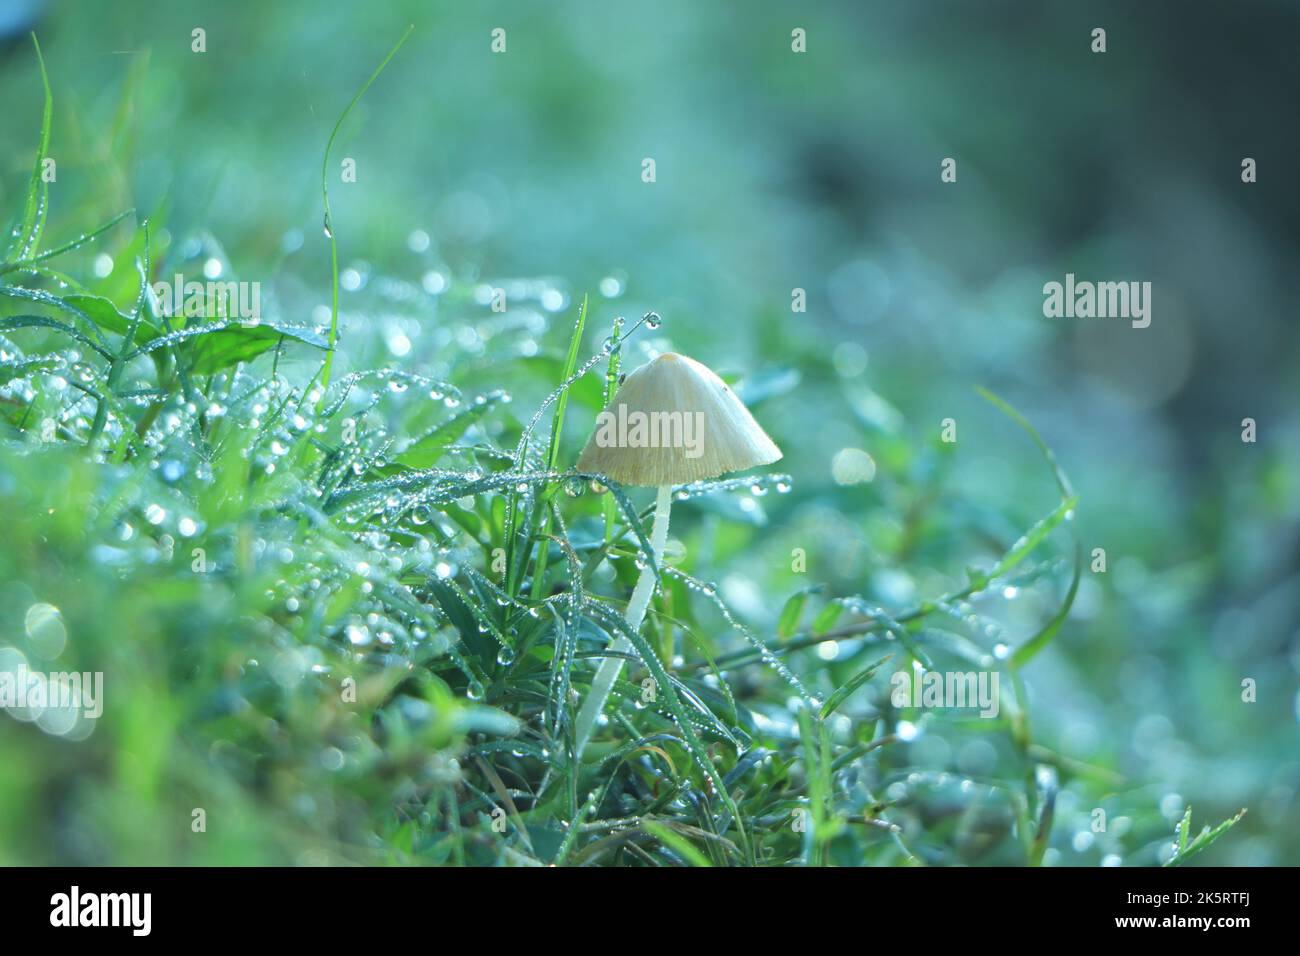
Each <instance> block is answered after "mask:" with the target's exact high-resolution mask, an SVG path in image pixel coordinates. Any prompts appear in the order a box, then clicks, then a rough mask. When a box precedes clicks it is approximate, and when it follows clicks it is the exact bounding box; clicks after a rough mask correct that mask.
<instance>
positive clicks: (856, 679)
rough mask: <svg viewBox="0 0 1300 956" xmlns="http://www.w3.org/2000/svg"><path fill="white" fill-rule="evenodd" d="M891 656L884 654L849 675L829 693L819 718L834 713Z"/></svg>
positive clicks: (873, 675)
mask: <svg viewBox="0 0 1300 956" xmlns="http://www.w3.org/2000/svg"><path fill="white" fill-rule="evenodd" d="M893 656H894V655H893V654H886V655H885V656H884V657H882V658H881V659H880V660H878V661H876V662H875V663H874V664H872V665H871V666H869V667H867V668H864V669H863V670H861V671H858V673H856V674H854V675H853V676H852V677H850V678H849V679H848V681H847V683H845V684H844V685H843V686H842V687H840V688H838V689H837V690H836V691H835V693H833V694H831V696H830V697H828V698H827V699H826V703H825V704H823V705H822V709H821V715H820V716H821V719H822V720H825V719H826V718H827V717H829V716H830V715H831V714H833V713H835V711H836V710H837V709H838V708H839V706H840V705H841V704H843V703H844V702H845V701H846V700H848V699H849V697H850V695H852V693H853V692H854V691H855V690H857V689H858V688H859V687H861V686H862V685H863V684H865V683H866V682H867V681H869V680H871V678H873V677H875V676H876V672H877V671H879V670H880V668H881V667H883V666H884V665H885V664H886V663H887V662H888V661H889V660H890V659H891V658H893Z"/></svg>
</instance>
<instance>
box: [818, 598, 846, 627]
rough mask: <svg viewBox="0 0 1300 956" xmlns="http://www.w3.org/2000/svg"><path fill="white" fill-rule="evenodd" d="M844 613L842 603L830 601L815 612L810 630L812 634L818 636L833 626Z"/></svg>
mask: <svg viewBox="0 0 1300 956" xmlns="http://www.w3.org/2000/svg"><path fill="white" fill-rule="evenodd" d="M843 613H844V605H843V604H841V603H840V602H839V601H831V602H830V603H829V604H827V605H826V606H825V607H824V608H822V609H821V610H820V611H818V612H817V616H816V617H815V618H813V622H812V632H813V635H814V636H820V635H822V634H825V633H826V632H827V631H829V630H830V629H831V628H832V627H834V626H835V622H836V621H838V620H839V619H840V615H841V614H843Z"/></svg>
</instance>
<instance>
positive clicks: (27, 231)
mask: <svg viewBox="0 0 1300 956" xmlns="http://www.w3.org/2000/svg"><path fill="white" fill-rule="evenodd" d="M32 44H33V46H35V47H36V62H37V64H38V65H39V66H40V69H41V85H42V86H43V87H44V90H45V106H44V108H43V109H42V111H41V139H40V144H39V145H38V146H37V148H36V162H35V163H33V164H32V178H31V182H30V183H29V184H28V186H27V199H26V201H25V202H24V204H23V218H22V221H21V222H20V223H19V224H18V226H16V227H15V229H14V234H13V241H12V242H11V243H10V245H9V253H8V255H7V256H6V260H7V261H8V262H19V261H22V260H24V259H30V258H31V257H32V256H33V255H34V254H35V252H36V249H37V248H38V247H39V245H40V241H41V232H42V231H43V230H44V229H45V211H46V209H47V208H48V206H49V201H50V185H49V183H47V182H46V181H45V176H44V175H43V174H44V172H45V170H44V165H45V156H46V154H47V153H48V152H49V149H50V121H51V119H52V117H53V115H54V95H53V94H52V93H51V92H50V78H49V75H48V74H46V72H45V57H43V56H42V55H41V44H40V41H38V40H37V39H36V34H35V33H33V34H32Z"/></svg>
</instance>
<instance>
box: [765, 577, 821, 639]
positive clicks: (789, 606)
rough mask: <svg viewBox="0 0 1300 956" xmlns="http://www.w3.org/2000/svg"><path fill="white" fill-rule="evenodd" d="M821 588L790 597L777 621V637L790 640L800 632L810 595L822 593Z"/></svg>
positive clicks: (813, 588)
mask: <svg viewBox="0 0 1300 956" xmlns="http://www.w3.org/2000/svg"><path fill="white" fill-rule="evenodd" d="M820 590H821V587H820V586H814V587H810V588H803V589H802V590H800V591H796V592H795V593H794V594H792V595H790V597H789V599H788V600H787V601H786V602H785V607H783V608H781V614H780V616H779V617H778V618H777V619H776V636H777V637H778V638H780V639H781V640H783V641H785V640H789V639H790V638H791V637H793V636H794V633H795V631H797V630H799V621H800V619H801V618H802V617H803V609H804V606H805V605H807V603H808V595H810V594H813V593H815V592H817V591H820Z"/></svg>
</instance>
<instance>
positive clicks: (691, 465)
mask: <svg viewBox="0 0 1300 956" xmlns="http://www.w3.org/2000/svg"><path fill="white" fill-rule="evenodd" d="M780 457H781V449H779V448H777V447H776V444H775V443H774V442H773V441H772V439H770V438H769V437H767V433H766V432H764V431H763V429H762V428H761V427H759V424H758V422H756V421H754V416H753V415H751V414H750V413H749V410H748V409H747V408H745V406H744V405H743V404H742V403H741V401H740V399H739V398H737V397H736V394H735V392H733V391H732V390H731V389H730V388H729V387H728V386H727V384H726V383H725V382H723V381H722V379H720V378H718V376H717V375H715V374H714V373H713V371H712V370H710V369H709V368H708V367H707V366H704V365H701V364H700V363H699V362H697V361H695V360H694V359H691V358H687V357H686V356H684V355H678V354H677V353H675V352H667V353H665V354H663V355H660V356H659V357H658V358H656V359H654V360H653V361H651V362H648V363H647V364H645V365H643V366H641V367H640V368H639V369H637V370H636V371H635V372H633V373H631V374H630V375H628V376H627V378H626V379H625V380H624V382H623V384H622V385H621V386H620V387H619V390H618V394H617V395H615V397H614V400H613V401H612V402H611V403H610V405H609V407H608V408H606V409H605V410H604V411H603V412H601V413H600V415H599V416H598V418H597V421H596V431H595V432H594V433H593V434H592V436H591V439H590V440H589V441H588V442H587V447H586V448H584V449H583V450H582V454H581V455H580V456H579V457H578V470H579V471H583V472H591V473H595V474H599V475H604V476H606V477H608V478H611V479H613V480H614V481H617V482H619V483H620V484H624V485H651V486H654V487H656V488H658V494H657V497H656V499H655V517H654V524H653V526H652V527H651V531H650V549H651V551H652V552H653V554H654V557H655V560H656V561H658V560H660V557H661V556H662V554H663V551H664V545H665V544H667V541H668V518H669V511H670V509H671V507H672V486H673V485H676V484H688V483H690V482H695V481H706V480H708V479H710V478H716V477H718V476H719V475H723V474H726V473H727V472H732V471H743V470H745V469H747V468H753V467H756V466H758V465H770V464H771V463H772V462H774V461H777V460H778V459H780ZM654 585H655V575H654V572H653V570H651V568H650V566H649V565H648V564H647V566H646V567H645V568H643V569H642V571H641V575H640V577H638V578H637V582H636V587H635V589H633V591H632V598H631V600H629V601H628V605H627V612H626V614H625V619H626V620H627V625H628V628H629V629H630V630H632V631H634V632H635V631H636V630H637V629H638V628H639V627H640V626H641V621H642V619H643V618H644V617H645V612H646V608H648V607H649V605H650V598H651V596H652V595H653V593H654ZM628 646H629V642H628V641H627V640H625V639H624V638H622V637H620V638H618V639H617V640H616V641H615V642H614V644H613V645H612V646H611V648H610V649H611V650H613V651H616V652H620V653H623V652H626V651H627V649H628ZM622 667H623V659H622V658H621V657H607V658H605V660H604V661H603V662H602V663H601V665H600V668H599V669H598V670H597V671H596V676H595V678H594V679H593V680H592V682H591V691H590V692H589V693H588V695H587V699H586V700H585V701H583V704H582V708H581V709H580V710H579V711H578V718H577V721H576V722H575V724H574V732H575V751H574V753H575V757H581V755H582V750H583V747H585V746H586V743H587V740H588V739H589V738H590V736H591V733H592V730H593V729H594V728H595V725H596V721H597V720H598V719H599V718H600V714H601V711H602V710H603V709H604V707H605V701H606V700H607V699H608V697H609V692H610V689H611V688H612V687H613V686H614V681H615V680H616V679H617V678H618V674H619V671H620V670H622Z"/></svg>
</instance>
